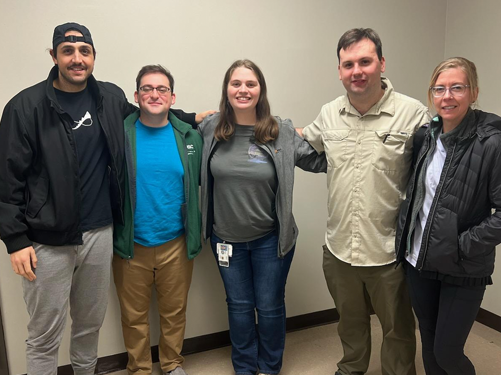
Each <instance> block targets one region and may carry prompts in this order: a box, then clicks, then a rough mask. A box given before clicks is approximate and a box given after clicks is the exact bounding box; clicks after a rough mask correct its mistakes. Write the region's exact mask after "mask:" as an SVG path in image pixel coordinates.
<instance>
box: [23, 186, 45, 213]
mask: <svg viewBox="0 0 501 375" xmlns="http://www.w3.org/2000/svg"><path fill="white" fill-rule="evenodd" d="M48 197H49V180H48V179H46V178H43V177H40V178H39V179H38V180H37V183H36V185H34V186H33V187H30V196H29V202H28V207H27V208H26V215H27V216H29V217H31V218H35V217H36V216H37V215H38V213H39V212H40V210H41V209H42V207H43V206H44V204H45V203H46V202H47V199H48Z"/></svg>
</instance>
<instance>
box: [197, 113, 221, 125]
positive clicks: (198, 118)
mask: <svg viewBox="0 0 501 375" xmlns="http://www.w3.org/2000/svg"><path fill="white" fill-rule="evenodd" d="M216 112H217V111H214V110H213V109H211V110H209V111H205V112H201V113H197V115H196V116H195V121H196V123H197V124H200V123H201V122H202V121H203V120H204V118H206V117H207V116H209V115H212V114H213V113H216Z"/></svg>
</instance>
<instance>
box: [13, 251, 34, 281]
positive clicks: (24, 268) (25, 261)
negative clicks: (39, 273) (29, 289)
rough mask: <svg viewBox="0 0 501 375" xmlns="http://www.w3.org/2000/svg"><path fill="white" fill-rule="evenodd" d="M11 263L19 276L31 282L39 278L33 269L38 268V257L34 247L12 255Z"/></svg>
mask: <svg viewBox="0 0 501 375" xmlns="http://www.w3.org/2000/svg"><path fill="white" fill-rule="evenodd" d="M10 262H11V264H12V269H13V270H14V272H15V273H17V274H18V275H21V276H22V277H24V278H26V279H28V280H29V281H33V280H35V279H36V278H37V277H36V276H35V273H34V272H33V270H32V268H31V267H33V268H37V256H36V254H35V249H33V246H29V247H25V248H24V249H21V250H18V251H16V252H15V253H12V254H10Z"/></svg>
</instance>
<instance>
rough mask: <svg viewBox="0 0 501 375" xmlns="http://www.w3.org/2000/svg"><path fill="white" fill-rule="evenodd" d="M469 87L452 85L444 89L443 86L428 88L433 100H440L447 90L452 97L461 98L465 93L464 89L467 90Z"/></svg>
mask: <svg viewBox="0 0 501 375" xmlns="http://www.w3.org/2000/svg"><path fill="white" fill-rule="evenodd" d="M469 87H470V85H454V86H451V87H445V86H433V87H430V90H431V93H432V95H433V96H434V97H435V98H441V97H442V96H444V95H445V93H446V92H447V90H449V93H450V94H451V95H452V96H458V97H459V96H463V95H464V93H465V92H466V89H467V88H469Z"/></svg>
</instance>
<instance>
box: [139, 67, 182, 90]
mask: <svg viewBox="0 0 501 375" xmlns="http://www.w3.org/2000/svg"><path fill="white" fill-rule="evenodd" d="M152 73H160V74H163V75H164V76H166V77H167V79H168V80H169V85H170V92H171V93H173V92H174V77H173V76H172V74H171V72H169V70H167V69H165V68H164V67H163V66H162V65H160V64H159V65H145V66H143V67H142V68H141V70H140V71H139V73H137V77H136V91H139V85H140V84H141V79H142V78H143V77H144V76H145V75H146V74H152Z"/></svg>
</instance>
